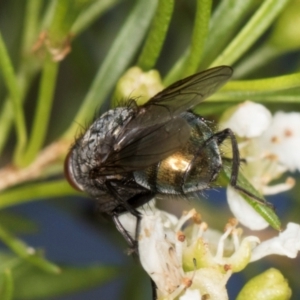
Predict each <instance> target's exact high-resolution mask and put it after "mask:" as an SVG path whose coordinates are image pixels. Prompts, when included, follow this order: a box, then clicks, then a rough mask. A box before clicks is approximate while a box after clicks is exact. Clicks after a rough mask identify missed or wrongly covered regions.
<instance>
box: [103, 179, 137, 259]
mask: <svg viewBox="0 0 300 300" xmlns="http://www.w3.org/2000/svg"><path fill="white" fill-rule="evenodd" d="M106 187H107V189H108V190H109V191H110V192H111V193H112V195H114V197H115V199H116V200H117V201H118V202H119V205H120V206H121V211H122V212H126V211H127V212H130V213H131V214H132V215H134V216H135V217H136V228H135V239H134V238H132V236H131V235H130V234H129V233H128V231H127V230H126V229H125V228H124V226H123V225H122V224H121V222H120V220H119V215H120V209H119V207H117V208H116V209H115V210H114V211H113V212H112V219H113V222H114V224H115V226H116V228H117V230H118V231H119V232H120V233H121V234H122V236H123V237H124V239H125V240H126V242H127V243H128V245H129V247H130V249H131V250H132V252H135V253H136V254H138V244H137V237H138V233H139V228H140V222H141V214H140V213H139V212H138V211H137V210H136V209H135V208H134V207H133V206H132V205H130V204H129V203H128V202H127V201H125V200H123V199H122V197H120V195H119V194H118V193H117V192H116V191H115V190H114V188H113V187H112V186H111V185H110V183H109V182H106Z"/></svg>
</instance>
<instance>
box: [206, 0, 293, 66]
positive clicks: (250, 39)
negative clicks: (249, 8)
mask: <svg viewBox="0 0 300 300" xmlns="http://www.w3.org/2000/svg"><path fill="white" fill-rule="evenodd" d="M289 1H290V0H281V1H278V0H266V1H263V2H262V4H261V6H260V7H259V9H258V10H257V11H256V13H255V14H254V15H253V17H252V18H251V19H250V21H249V22H248V23H247V24H246V25H245V26H244V28H243V29H242V30H241V31H240V33H239V34H238V35H237V36H236V38H235V39H234V40H233V41H232V42H231V43H230V44H229V45H228V46H227V47H226V49H225V50H224V51H223V52H222V53H221V54H220V55H219V56H218V57H217V58H216V59H215V60H214V62H213V63H212V64H211V65H210V67H214V66H219V65H224V64H225V65H232V64H233V63H235V62H236V61H237V60H238V59H239V58H240V57H241V56H242V55H243V54H244V53H245V52H246V51H247V50H248V49H249V48H250V47H251V46H252V45H253V44H254V42H256V41H257V39H258V38H259V37H260V36H261V35H262V34H263V33H264V32H265V31H266V29H267V28H268V27H269V26H270V25H271V24H272V22H273V21H274V19H275V18H276V17H277V16H278V15H279V13H280V12H281V11H282V10H283V9H284V8H285V6H286V5H287V4H288V2H289Z"/></svg>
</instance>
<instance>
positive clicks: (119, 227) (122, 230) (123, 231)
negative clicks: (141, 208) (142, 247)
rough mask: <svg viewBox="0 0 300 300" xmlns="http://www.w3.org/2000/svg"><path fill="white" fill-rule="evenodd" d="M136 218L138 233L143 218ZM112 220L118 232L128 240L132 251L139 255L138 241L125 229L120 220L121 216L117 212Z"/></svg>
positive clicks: (113, 214)
mask: <svg viewBox="0 0 300 300" xmlns="http://www.w3.org/2000/svg"><path fill="white" fill-rule="evenodd" d="M135 217H136V231H137V230H138V228H139V224H140V222H141V217H140V215H139V216H135ZM112 220H113V222H114V224H115V226H116V228H117V230H118V231H119V232H120V233H121V234H122V236H123V238H124V239H125V240H126V242H127V243H128V245H129V247H130V250H131V251H132V252H134V253H136V254H138V245H137V240H136V239H133V238H132V236H131V235H130V234H129V233H128V231H127V230H126V229H125V228H124V226H123V225H122V224H121V222H120V220H119V214H118V213H117V212H113V213H112Z"/></svg>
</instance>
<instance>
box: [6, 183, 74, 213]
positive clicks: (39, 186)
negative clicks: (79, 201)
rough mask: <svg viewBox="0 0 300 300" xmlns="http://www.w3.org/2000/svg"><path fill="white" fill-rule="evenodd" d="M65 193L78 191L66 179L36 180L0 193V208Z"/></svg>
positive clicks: (61, 195)
mask: <svg viewBox="0 0 300 300" xmlns="http://www.w3.org/2000/svg"><path fill="white" fill-rule="evenodd" d="M65 195H79V193H78V192H77V191H75V190H74V188H72V187H71V186H70V185H69V184H68V182H67V181H66V180H56V181H50V182H37V183H33V184H28V185H24V186H21V187H17V188H14V189H12V190H8V191H5V192H4V193H1V194H0V197H1V201H0V209H1V208H5V207H9V206H12V205H16V204H20V203H25V202H30V201H35V200H42V199H49V198H51V197H63V196H65Z"/></svg>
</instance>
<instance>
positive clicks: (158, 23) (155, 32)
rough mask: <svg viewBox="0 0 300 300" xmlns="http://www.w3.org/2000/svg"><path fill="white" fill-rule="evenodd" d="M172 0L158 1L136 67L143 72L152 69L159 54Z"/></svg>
mask: <svg viewBox="0 0 300 300" xmlns="http://www.w3.org/2000/svg"><path fill="white" fill-rule="evenodd" d="M173 7H174V0H159V2H158V6H157V8H156V13H155V15H154V20H153V22H152V26H151V29H150V32H149V34H148V37H147V40H146V42H145V45H144V48H143V50H142V52H141V54H140V57H139V59H138V66H139V67H140V68H141V69H142V70H143V71H149V70H150V69H152V68H153V67H154V65H155V63H156V61H157V58H158V56H159V54H160V52H161V48H162V46H163V43H164V41H165V38H166V34H167V31H168V28H169V24H170V21H171V17H172V13H173Z"/></svg>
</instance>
